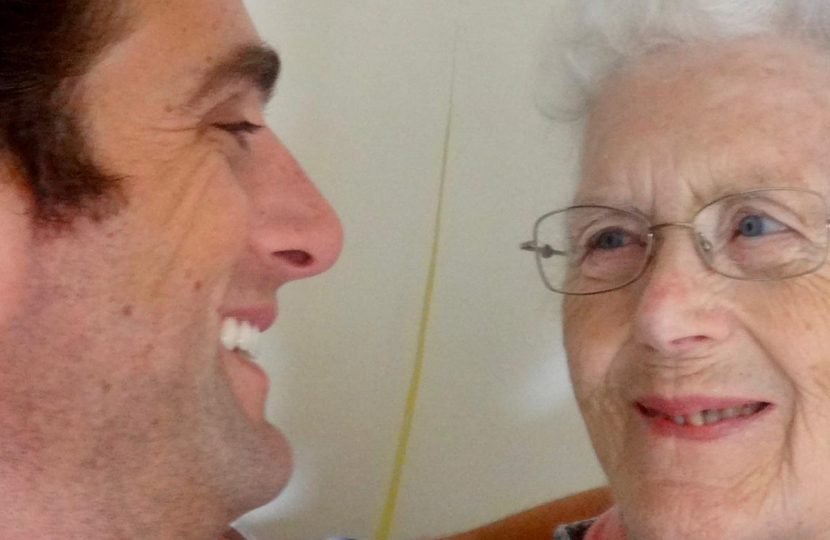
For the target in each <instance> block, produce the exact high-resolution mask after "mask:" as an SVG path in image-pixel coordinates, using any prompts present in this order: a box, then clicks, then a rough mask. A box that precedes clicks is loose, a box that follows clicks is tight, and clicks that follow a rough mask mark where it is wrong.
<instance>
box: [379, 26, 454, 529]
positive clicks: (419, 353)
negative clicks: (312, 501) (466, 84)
mask: <svg viewBox="0 0 830 540" xmlns="http://www.w3.org/2000/svg"><path fill="white" fill-rule="evenodd" d="M457 49H458V24H457V23H456V35H455V43H454V45H453V51H452V68H451V71H450V99H449V107H448V110H447V123H446V127H445V131H444V150H443V156H442V161H441V181H440V184H439V187H438V205H437V208H436V212H435V225H434V227H435V229H434V231H435V232H434V234H433V239H432V254H431V255H430V262H429V271H428V274H427V284H426V289H425V291H424V302H423V307H422V310H421V323H420V329H419V331H418V347H417V349H416V352H415V365H414V367H413V369H412V379H411V381H410V384H409V392H408V394H407V396H406V404H405V406H404V413H403V423H402V424H401V432H400V435H399V437H398V447H397V450H396V451H395V462H394V465H393V468H392V477H391V478H390V481H389V489H388V491H387V495H386V502H385V504H384V506H383V512H382V513H381V516H380V521H379V523H378V526H377V529H376V530H375V540H389V535H390V534H391V532H392V524H393V522H394V518H395V508H396V506H397V503H398V493H399V492H400V487H401V479H402V478H403V470H404V466H405V465H406V451H407V448H408V447H409V439H410V436H411V434H412V422H413V420H414V418H415V408H416V406H417V404H418V389H419V387H420V385H421V373H422V372H423V367H424V353H425V350H426V342H427V331H428V327H429V316H430V312H431V310H432V293H433V290H434V289H435V275H436V273H437V270H438V248H439V246H440V241H441V221H442V217H443V212H444V191H445V187H446V183H447V162H448V161H449V150H450V139H451V135H452V113H453V101H454V98H455V60H456V53H457Z"/></svg>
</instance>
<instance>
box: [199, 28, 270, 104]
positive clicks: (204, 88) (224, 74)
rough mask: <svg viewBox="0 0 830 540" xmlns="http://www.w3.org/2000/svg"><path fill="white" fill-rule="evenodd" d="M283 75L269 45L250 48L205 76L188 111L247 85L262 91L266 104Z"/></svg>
mask: <svg viewBox="0 0 830 540" xmlns="http://www.w3.org/2000/svg"><path fill="white" fill-rule="evenodd" d="M279 74H280V57H279V55H278V54H277V52H276V51H275V50H274V49H272V48H271V47H268V46H267V45H261V44H257V45H247V46H243V47H241V48H239V49H236V50H234V51H232V52H231V53H230V54H228V55H226V56H224V57H223V58H221V59H219V61H218V62H216V63H215V64H214V65H213V66H211V67H210V68H208V70H207V71H206V72H205V73H204V74H203V75H202V76H201V80H200V82H198V83H197V85H196V90H195V91H194V92H193V93H192V94H191V96H190V97H189V98H188V99H187V100H186V104H187V105H186V107H187V108H188V109H196V108H198V107H199V105H200V104H201V103H202V102H204V101H205V100H206V99H208V98H209V97H210V96H212V95H214V94H216V93H217V92H219V91H221V90H222V89H224V88H226V87H227V86H229V85H232V84H235V83H239V82H247V83H250V84H251V85H252V86H254V87H255V88H256V89H257V90H259V92H260V94H261V95H262V101H263V103H266V102H267V101H268V100H269V99H270V98H271V94H272V93H273V91H274V86H275V85H276V83H277V78H278V77H279Z"/></svg>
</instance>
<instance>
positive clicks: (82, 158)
mask: <svg viewBox="0 0 830 540" xmlns="http://www.w3.org/2000/svg"><path fill="white" fill-rule="evenodd" d="M123 9H124V6H123V0H0V157H2V158H6V159H9V158H10V159H11V161H10V163H11V166H12V167H13V169H15V170H17V171H18V172H19V173H20V174H21V176H22V178H23V180H24V181H25V182H26V185H27V187H28V188H29V190H30V192H31V194H32V198H33V201H34V209H33V210H34V214H35V215H34V217H35V219H36V221H37V222H39V223H41V224H47V223H52V224H67V223H69V222H70V220H71V218H74V217H75V216H77V215H78V214H85V215H87V216H89V217H92V218H94V219H95V218H100V217H101V216H102V214H103V213H106V212H107V211H106V210H104V209H106V208H113V204H114V203H115V202H116V201H117V200H118V198H119V196H118V189H117V188H118V178H117V177H116V176H114V175H112V174H110V173H108V172H106V171H105V170H103V169H102V168H101V167H99V166H98V165H97V164H96V163H95V162H94V160H93V158H92V154H91V151H90V149H89V148H88V145H87V142H86V140H85V137H84V133H83V121H82V118H81V112H80V111H79V110H78V107H77V104H76V103H73V99H72V98H73V94H74V93H75V90H76V89H77V85H78V81H79V80H80V78H81V77H82V76H83V75H84V73H86V71H87V70H88V69H89V68H90V66H91V65H92V64H93V62H94V60H95V59H96V58H97V57H98V55H100V53H101V52H102V51H103V50H104V49H105V48H106V47H107V45H109V44H111V43H113V42H114V41H115V40H116V39H117V38H119V37H120V36H121V35H122V34H123V33H125V32H126V22H125V21H126V15H125V14H124V13H123ZM4 180H5V179H0V182H2V181H4Z"/></svg>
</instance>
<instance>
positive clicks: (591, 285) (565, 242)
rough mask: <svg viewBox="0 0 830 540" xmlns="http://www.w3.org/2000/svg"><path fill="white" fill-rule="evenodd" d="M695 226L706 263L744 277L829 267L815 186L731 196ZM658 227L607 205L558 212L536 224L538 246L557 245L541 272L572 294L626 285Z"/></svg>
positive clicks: (544, 253)
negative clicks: (826, 263) (825, 262)
mask: <svg viewBox="0 0 830 540" xmlns="http://www.w3.org/2000/svg"><path fill="white" fill-rule="evenodd" d="M692 224H693V225H694V228H695V231H696V233H697V234H696V235H695V236H696V238H695V240H696V242H697V248H698V252H699V253H700V255H701V257H702V258H703V260H704V262H705V263H706V264H707V265H708V266H709V267H710V268H712V269H713V270H715V271H716V272H718V273H721V274H723V275H726V276H728V277H732V278H736V279H744V280H770V279H784V278H789V277H795V276H799V275H803V274H805V273H808V272H812V271H814V270H815V269H816V268H818V267H819V266H821V264H822V263H823V262H824V259H825V256H826V253H827V244H828V227H827V212H826V208H825V204H824V199H823V198H822V197H821V195H819V194H818V193H815V192H812V191H801V190H788V189H768V190H756V191H751V192H747V193H742V194H739V195H732V196H729V197H724V198H722V199H718V200H717V201H715V202H713V203H710V204H709V205H707V206H705V207H704V208H703V209H702V210H700V212H698V214H697V215H696V216H695V218H694V219H693V221H692ZM657 228H658V229H662V228H663V227H657ZM654 230H655V228H653V227H652V226H651V224H650V223H649V221H648V220H647V219H646V218H645V217H643V216H642V215H640V214H637V213H634V212H629V211H626V210H620V209H615V208H609V207H604V206H577V207H572V208H568V209H566V210H562V211H559V212H553V213H551V214H548V215H547V216H545V217H543V218H542V219H541V220H539V222H538V223H537V226H536V233H535V242H536V245H537V246H540V247H542V248H544V247H545V246H550V248H552V249H543V250H539V251H537V261H538V264H539V270H540V272H541V273H542V276H543V278H544V280H545V282H546V283H547V285H548V286H549V287H550V288H552V289H554V290H556V291H559V292H563V293H567V294H592V293H597V292H604V291H609V290H612V289H616V288H619V287H621V286H624V285H626V284H628V283H630V282H631V281H633V280H635V279H637V278H638V277H639V276H640V274H641V273H642V272H643V271H644V269H645V267H646V265H647V264H648V261H649V258H650V256H651V252H652V251H653V249H652V248H653V246H652V242H653V238H654V236H653V235H651V234H650V233H651V232H652V231H654ZM658 234H659V233H658Z"/></svg>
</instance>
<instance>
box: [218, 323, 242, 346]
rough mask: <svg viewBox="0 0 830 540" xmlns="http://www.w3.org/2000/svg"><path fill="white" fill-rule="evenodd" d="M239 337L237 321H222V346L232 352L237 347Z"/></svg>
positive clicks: (220, 338)
mask: <svg viewBox="0 0 830 540" xmlns="http://www.w3.org/2000/svg"><path fill="white" fill-rule="evenodd" d="M238 335H239V323H238V322H236V319H225V320H224V321H222V333H221V335H220V337H219V340H220V341H221V342H222V346H223V347H225V348H226V349H228V350H229V351H232V350H233V349H234V347H236V340H237V336H238Z"/></svg>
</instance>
